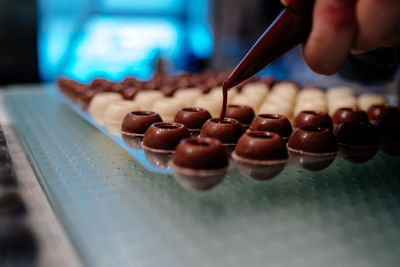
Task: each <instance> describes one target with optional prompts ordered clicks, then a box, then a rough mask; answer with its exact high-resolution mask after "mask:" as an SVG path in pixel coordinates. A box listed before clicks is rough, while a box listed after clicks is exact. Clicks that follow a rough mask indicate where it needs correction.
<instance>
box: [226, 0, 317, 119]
mask: <svg viewBox="0 0 400 267" xmlns="http://www.w3.org/2000/svg"><path fill="white" fill-rule="evenodd" d="M286 2H287V6H286V8H285V9H284V10H283V11H282V12H281V14H280V15H279V16H278V17H277V18H276V19H275V21H274V22H273V23H272V24H271V26H270V27H269V28H268V29H267V30H266V31H265V32H264V33H263V34H262V36H261V37H260V38H259V39H258V41H257V42H256V43H255V45H254V46H253V47H252V48H251V49H250V51H249V52H248V53H247V55H246V56H245V57H244V58H243V59H242V61H241V62H240V63H239V65H238V66H237V67H236V68H235V69H234V70H233V72H232V73H231V74H230V75H229V77H228V79H227V80H226V81H225V82H224V84H223V89H224V90H223V94H224V103H223V108H222V111H221V116H220V119H221V121H222V120H223V118H224V117H225V110H226V98H227V91H228V90H229V89H230V88H232V87H235V86H236V85H238V84H240V83H242V82H243V81H245V80H247V79H248V78H250V77H252V76H253V75H255V74H257V73H258V72H259V71H261V70H262V69H264V68H265V67H266V66H267V65H269V64H271V63H272V62H274V61H275V60H277V59H279V58H280V57H281V56H282V55H284V54H285V53H287V52H288V51H289V50H291V49H292V48H293V47H295V46H296V45H298V44H300V43H302V42H303V41H305V40H306V38H307V36H308V35H309V33H310V30H311V19H312V9H313V4H314V0H287V1H286Z"/></svg>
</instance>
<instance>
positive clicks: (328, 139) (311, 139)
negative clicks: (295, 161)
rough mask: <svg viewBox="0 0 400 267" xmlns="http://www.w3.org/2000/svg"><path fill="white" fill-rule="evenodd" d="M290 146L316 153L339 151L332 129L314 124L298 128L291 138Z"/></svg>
mask: <svg viewBox="0 0 400 267" xmlns="http://www.w3.org/2000/svg"><path fill="white" fill-rule="evenodd" d="M288 147H289V148H291V149H295V150H298V151H303V152H309V153H316V154H323V153H333V152H336V151H337V144H336V137H335V135H334V134H333V133H332V131H330V130H329V129H327V128H321V127H314V126H305V127H302V128H296V129H295V130H294V131H293V133H292V135H291V136H290V138H289V142H288Z"/></svg>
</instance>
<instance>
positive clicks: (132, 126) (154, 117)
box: [121, 111, 162, 136]
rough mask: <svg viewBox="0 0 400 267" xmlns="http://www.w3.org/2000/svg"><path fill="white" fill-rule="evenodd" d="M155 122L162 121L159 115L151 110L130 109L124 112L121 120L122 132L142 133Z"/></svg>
mask: <svg viewBox="0 0 400 267" xmlns="http://www.w3.org/2000/svg"><path fill="white" fill-rule="evenodd" d="M156 122H162V119H161V117H160V115H158V113H157V112H153V111H132V112H129V113H128V114H126V116H125V118H124V120H123V121H122V126H121V132H122V133H123V134H131V135H142V136H144V133H145V132H146V131H147V129H148V128H149V127H150V126H151V125H152V124H153V123H156Z"/></svg>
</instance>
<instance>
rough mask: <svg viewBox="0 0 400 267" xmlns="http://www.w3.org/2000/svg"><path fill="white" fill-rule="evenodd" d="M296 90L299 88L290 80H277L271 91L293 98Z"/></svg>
mask: <svg viewBox="0 0 400 267" xmlns="http://www.w3.org/2000/svg"><path fill="white" fill-rule="evenodd" d="M298 91H299V88H298V87H297V85H296V84H294V83H292V82H279V83H276V84H275V85H274V86H273V87H272V90H271V93H274V94H279V95H282V96H286V95H287V96H290V97H291V98H294V97H295V96H296V94H297V92H298Z"/></svg>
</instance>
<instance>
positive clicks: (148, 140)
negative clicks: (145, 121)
mask: <svg viewBox="0 0 400 267" xmlns="http://www.w3.org/2000/svg"><path fill="white" fill-rule="evenodd" d="M189 136H190V133H189V131H188V129H187V128H186V126H185V125H183V124H182V123H176V122H169V123H168V122H157V123H153V124H152V125H151V126H150V127H149V128H148V129H147V131H146V133H145V134H144V138H143V147H144V148H145V149H148V150H152V151H155V152H163V151H168V152H173V151H174V149H175V147H176V145H177V144H178V143H179V141H180V140H182V139H183V138H185V137H189Z"/></svg>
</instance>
